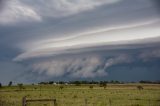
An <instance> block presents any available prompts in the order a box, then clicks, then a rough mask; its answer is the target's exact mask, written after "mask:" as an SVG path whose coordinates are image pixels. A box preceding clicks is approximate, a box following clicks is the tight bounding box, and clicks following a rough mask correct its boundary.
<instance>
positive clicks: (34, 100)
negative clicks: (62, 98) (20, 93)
mask: <svg viewBox="0 0 160 106" xmlns="http://www.w3.org/2000/svg"><path fill="white" fill-rule="evenodd" d="M50 101H51V102H53V106H57V102H56V99H27V98H26V97H23V98H22V106H27V103H29V102H50Z"/></svg>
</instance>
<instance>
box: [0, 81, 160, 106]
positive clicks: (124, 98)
mask: <svg viewBox="0 0 160 106" xmlns="http://www.w3.org/2000/svg"><path fill="white" fill-rule="evenodd" d="M138 85H140V84H108V85H107V87H106V89H104V88H103V87H99V86H98V85H92V86H93V88H91V87H90V86H91V85H81V86H75V85H63V88H62V87H60V86H62V85H25V86H23V87H24V88H23V89H20V88H19V87H18V86H11V87H2V88H0V106H22V98H23V97H24V96H26V98H27V99H53V98H55V99H56V100H57V106H160V85H159V84H141V86H143V88H144V89H143V90H138V89H137V86H138ZM27 106H53V103H52V102H32V103H27Z"/></svg>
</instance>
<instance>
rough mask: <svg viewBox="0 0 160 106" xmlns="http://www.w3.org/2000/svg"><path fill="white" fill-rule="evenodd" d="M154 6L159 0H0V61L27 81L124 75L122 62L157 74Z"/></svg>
mask: <svg viewBox="0 0 160 106" xmlns="http://www.w3.org/2000/svg"><path fill="white" fill-rule="evenodd" d="M159 7H160V6H159V1H158V0H34V1H33V0H8V1H7V0H0V37H1V39H0V50H1V52H0V66H3V64H5V67H2V69H5V70H7V69H8V68H7V65H6V64H7V63H8V66H10V65H11V66H12V67H13V66H14V65H15V68H14V70H12V69H8V70H9V72H10V73H11V75H13V77H15V78H17V74H19V76H22V77H23V78H22V77H21V78H22V79H23V80H24V81H26V82H27V81H28V80H27V79H33V80H52V79H58V78H59V79H63V78H65V79H66V80H69V79H81V78H82V79H87V78H95V79H99V78H102V79H107V78H110V77H109V76H112V75H113V73H117V74H114V75H116V78H119V79H124V76H118V73H121V71H118V68H122V67H125V68H123V69H126V70H130V68H131V67H132V70H134V71H135V73H138V72H139V71H140V69H141V68H145V69H146V70H145V71H144V72H146V73H147V72H148V71H150V70H152V73H156V74H157V73H159V71H157V70H158V69H159V68H160V67H159V65H158V63H159V62H160V56H159V50H160V48H159V44H160V18H159V17H160V14H159ZM146 64H147V65H146ZM149 66H150V67H149ZM16 67H17V70H19V71H18V72H17V71H16V73H17V74H16V75H14V74H13V73H14V72H15V70H16ZM146 67H147V68H146ZM115 70H116V71H115ZM112 72H113V73H112ZM126 72H128V73H129V72H130V71H126ZM4 73H5V72H4V71H3V72H0V80H3V81H4V77H3V79H1V75H2V76H3V75H4ZM111 73H112V75H111ZM144 74H145V73H144ZM121 75H122V74H121ZM150 75H151V74H150ZM13 77H11V78H13ZM21 78H20V79H21ZM114 78H115V77H114ZM142 78H143V79H147V78H148V79H151V80H155V79H156V80H159V78H158V77H155V76H154V75H153V74H152V76H150V77H145V76H142ZM20 79H19V80H20ZM8 80H11V79H8ZM17 80H18V79H17ZM126 80H129V79H126Z"/></svg>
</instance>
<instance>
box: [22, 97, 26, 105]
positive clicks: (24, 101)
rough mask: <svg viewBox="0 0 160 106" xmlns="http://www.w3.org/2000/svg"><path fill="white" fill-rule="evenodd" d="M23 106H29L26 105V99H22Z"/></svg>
mask: <svg viewBox="0 0 160 106" xmlns="http://www.w3.org/2000/svg"><path fill="white" fill-rule="evenodd" d="M22 106H27V104H26V97H23V98H22Z"/></svg>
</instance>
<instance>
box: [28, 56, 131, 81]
mask: <svg viewBox="0 0 160 106" xmlns="http://www.w3.org/2000/svg"><path fill="white" fill-rule="evenodd" d="M131 61H132V60H131V58H130V57H129V56H128V55H125V54H120V55H118V56H113V57H110V58H106V57H105V56H97V55H96V56H95V55H92V56H86V57H82V56H81V57H76V58H67V57H65V58H60V59H46V60H41V61H37V62H33V63H32V65H31V64H29V66H30V68H31V70H33V71H32V72H34V73H37V74H39V75H41V74H43V75H44V74H45V75H47V76H48V77H62V76H65V77H70V78H94V77H104V76H107V69H108V68H109V67H111V66H114V65H117V64H121V63H130V62H131Z"/></svg>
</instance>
